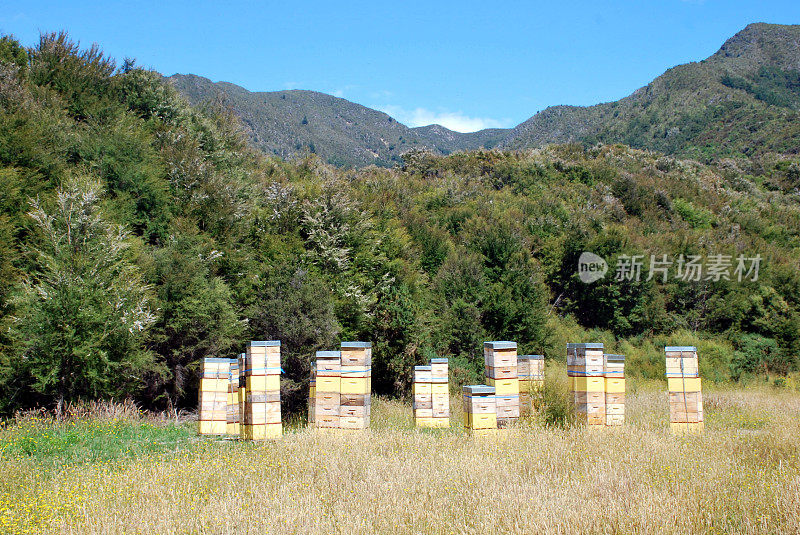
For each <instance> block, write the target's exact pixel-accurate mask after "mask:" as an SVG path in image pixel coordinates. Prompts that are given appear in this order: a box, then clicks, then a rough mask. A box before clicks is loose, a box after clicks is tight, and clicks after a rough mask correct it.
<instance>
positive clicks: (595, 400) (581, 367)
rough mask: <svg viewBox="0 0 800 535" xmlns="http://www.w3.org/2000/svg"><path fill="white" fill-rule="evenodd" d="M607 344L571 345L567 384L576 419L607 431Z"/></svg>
mask: <svg viewBox="0 0 800 535" xmlns="http://www.w3.org/2000/svg"><path fill="white" fill-rule="evenodd" d="M604 362H605V359H604V358H603V344H600V343H581V344H567V383H568V385H569V390H570V392H571V394H572V400H573V402H574V404H575V417H576V420H577V421H578V422H579V423H583V424H586V425H587V426H589V427H593V428H594V427H605V425H606V395H605V389H606V385H605V377H604V369H605V365H604Z"/></svg>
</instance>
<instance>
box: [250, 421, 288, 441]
mask: <svg viewBox="0 0 800 535" xmlns="http://www.w3.org/2000/svg"><path fill="white" fill-rule="evenodd" d="M251 435H252V436H250V437H249V438H250V439H251V440H266V439H272V438H281V436H282V435H283V424H265V425H254V426H252V432H251Z"/></svg>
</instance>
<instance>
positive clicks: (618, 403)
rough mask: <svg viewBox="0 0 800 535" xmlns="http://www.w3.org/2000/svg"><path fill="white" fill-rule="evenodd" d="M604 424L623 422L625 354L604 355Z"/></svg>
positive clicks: (614, 425)
mask: <svg viewBox="0 0 800 535" xmlns="http://www.w3.org/2000/svg"><path fill="white" fill-rule="evenodd" d="M603 358H604V361H605V362H604V373H603V375H604V379H605V403H606V426H609V427H618V426H621V425H623V424H624V423H625V356H624V355H612V354H606V355H604V357H603Z"/></svg>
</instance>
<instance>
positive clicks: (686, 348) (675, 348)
mask: <svg viewBox="0 0 800 535" xmlns="http://www.w3.org/2000/svg"><path fill="white" fill-rule="evenodd" d="M664 351H694V352H697V348H696V347H695V346H667V347H665V348H664Z"/></svg>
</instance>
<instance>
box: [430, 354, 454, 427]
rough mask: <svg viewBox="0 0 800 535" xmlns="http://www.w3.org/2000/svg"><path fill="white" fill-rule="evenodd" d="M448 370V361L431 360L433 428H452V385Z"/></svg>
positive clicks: (441, 359)
mask: <svg viewBox="0 0 800 535" xmlns="http://www.w3.org/2000/svg"><path fill="white" fill-rule="evenodd" d="M447 368H448V361H447V359H445V358H435V359H431V403H432V405H433V421H432V422H431V424H432V427H450V383H449V381H448V369H447Z"/></svg>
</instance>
